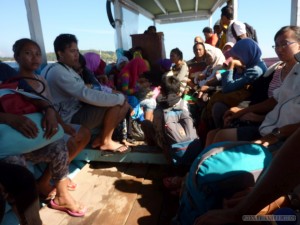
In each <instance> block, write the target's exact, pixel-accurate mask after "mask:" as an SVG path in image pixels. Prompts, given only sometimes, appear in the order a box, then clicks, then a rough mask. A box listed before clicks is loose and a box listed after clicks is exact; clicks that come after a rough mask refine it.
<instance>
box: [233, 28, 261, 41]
mask: <svg viewBox="0 0 300 225" xmlns="http://www.w3.org/2000/svg"><path fill="white" fill-rule="evenodd" d="M244 24H245V26H246V33H247V37H248V38H251V39H253V40H254V41H255V42H256V43H258V40H257V35H256V30H255V29H254V28H253V27H252V26H251V25H249V24H248V23H244ZM231 32H232V35H233V37H234V38H235V39H236V40H237V41H239V40H241V38H240V37H238V36H237V34H236V32H235V29H234V23H233V24H232V25H231Z"/></svg>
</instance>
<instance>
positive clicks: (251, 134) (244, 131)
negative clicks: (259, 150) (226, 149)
mask: <svg viewBox="0 0 300 225" xmlns="http://www.w3.org/2000/svg"><path fill="white" fill-rule="evenodd" d="M258 128H259V126H244V127H238V128H236V134H237V139H238V140H239V141H254V140H256V139H259V138H261V135H260V133H259V130H258Z"/></svg>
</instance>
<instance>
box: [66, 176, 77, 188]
mask: <svg viewBox="0 0 300 225" xmlns="http://www.w3.org/2000/svg"><path fill="white" fill-rule="evenodd" d="M67 179H68V185H67V188H68V190H69V191H75V190H76V187H77V184H76V183H74V182H73V181H72V179H71V178H69V177H68V178H67Z"/></svg>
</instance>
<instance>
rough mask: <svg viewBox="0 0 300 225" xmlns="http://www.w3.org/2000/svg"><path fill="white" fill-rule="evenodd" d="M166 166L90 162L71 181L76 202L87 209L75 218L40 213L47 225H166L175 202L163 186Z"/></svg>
mask: <svg viewBox="0 0 300 225" xmlns="http://www.w3.org/2000/svg"><path fill="white" fill-rule="evenodd" d="M167 170H168V168H167V166H166V165H154V164H134V163H112V162H93V163H90V164H87V165H86V166H85V167H83V168H82V170H81V171H80V172H79V173H78V174H77V175H76V177H75V178H74V179H73V180H74V181H75V182H76V183H77V184H78V187H77V190H76V191H74V192H72V195H73V196H74V198H75V199H77V200H79V201H81V202H82V203H84V204H85V205H86V206H87V207H88V212H87V214H86V215H85V217H83V218H74V217H70V216H68V215H67V214H66V213H64V212H60V211H57V210H53V209H50V208H48V207H47V206H45V207H43V208H42V209H41V211H40V213H41V217H42V220H43V222H44V223H45V224H47V225H66V224H68V225H77V224H80V225H102V224H103V225H135V224H141V225H155V224H158V225H167V224H170V220H171V218H172V217H173V216H174V215H175V213H176V210H177V206H178V198H177V197H175V196H172V195H170V194H169V193H168V192H167V191H166V190H164V189H163V186H162V177H163V176H165V175H166V171H167Z"/></svg>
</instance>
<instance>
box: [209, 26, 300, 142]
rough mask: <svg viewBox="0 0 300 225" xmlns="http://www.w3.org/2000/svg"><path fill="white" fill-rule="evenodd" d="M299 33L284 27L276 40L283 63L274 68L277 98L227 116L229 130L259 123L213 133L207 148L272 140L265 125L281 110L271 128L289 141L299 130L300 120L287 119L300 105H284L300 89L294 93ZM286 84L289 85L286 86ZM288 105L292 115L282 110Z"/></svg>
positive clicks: (271, 88)
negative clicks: (241, 123)
mask: <svg viewBox="0 0 300 225" xmlns="http://www.w3.org/2000/svg"><path fill="white" fill-rule="evenodd" d="M299 31H300V28H299V27H297V26H285V27H282V28H281V29H280V30H279V31H278V32H277V33H276V35H275V37H274V41H275V46H277V47H276V48H275V51H276V53H277V55H278V57H279V59H280V60H281V61H282V63H280V64H279V65H277V66H276V67H275V68H274V69H275V73H274V75H273V79H272V81H271V83H270V85H269V92H270V93H274V94H273V95H272V96H270V98H269V99H267V100H265V101H264V102H261V103H258V104H254V105H251V106H249V107H247V108H244V109H242V108H236V107H234V108H232V109H230V110H229V111H228V112H226V113H225V116H224V120H225V124H226V126H229V125H230V123H232V122H233V121H234V120H236V119H240V120H242V121H252V122H256V124H252V125H250V126H246V125H245V126H241V127H238V128H228V129H221V130H213V131H211V132H210V133H209V135H208V139H207V143H206V145H210V144H211V143H215V142H220V141H228V140H231V141H236V140H239V141H251V140H255V139H258V138H261V136H262V138H263V139H264V135H267V136H269V137H272V135H269V134H270V133H272V129H271V130H270V129H268V131H267V132H266V131H264V132H262V131H263V130H264V129H263V130H262V127H263V126H265V125H264V124H265V123H266V122H267V121H268V120H270V116H271V115H272V114H274V113H275V112H276V111H278V109H280V112H281V113H280V115H278V117H277V119H274V121H273V122H274V124H273V125H272V126H271V127H273V129H274V128H275V127H276V128H278V129H280V130H281V129H283V133H281V134H280V135H281V136H282V137H287V136H288V135H290V134H291V133H292V132H293V131H294V130H295V126H294V125H292V124H294V123H298V119H297V117H289V118H290V119H289V120H287V119H286V118H285V116H286V115H292V114H291V113H292V112H293V110H296V108H295V107H296V105H295V104H291V105H290V104H286V103H284V100H286V99H288V98H289V97H288V96H290V97H293V96H294V95H295V94H296V93H297V91H296V89H294V86H295V85H297V82H298V80H297V79H294V78H295V76H293V74H294V72H295V71H296V70H297V68H298V67H296V66H295V65H297V66H298V63H297V61H296V59H295V57H294V55H295V54H296V53H298V52H299V44H298V42H299V40H300V36H299V33H300V32H299ZM287 40H288V41H289V42H293V44H290V45H287ZM278 46H280V47H278ZM282 46H284V47H282ZM277 64H278V63H277ZM283 80H286V81H285V82H284V83H283ZM283 84H285V85H283ZM293 92H295V94H292V93H293ZM285 95H287V96H285ZM283 96H285V97H283ZM286 105H289V107H290V109H289V112H287V113H286V114H284V113H283V111H282V110H284V109H285V107H286ZM267 113H268V114H267ZM266 114H267V116H266ZM265 116H266V117H265ZM273 116H274V115H273ZM262 121H264V122H263V124H262V125H261V128H260V132H259V125H260V124H261V122H262ZM283 121H285V122H283ZM299 122H300V121H299ZM289 124H290V125H289ZM274 126H275V127H274ZM293 127H294V128H293ZM271 141H272V142H270V143H269V144H272V143H273V142H277V141H276V138H275V137H273V139H271Z"/></svg>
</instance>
